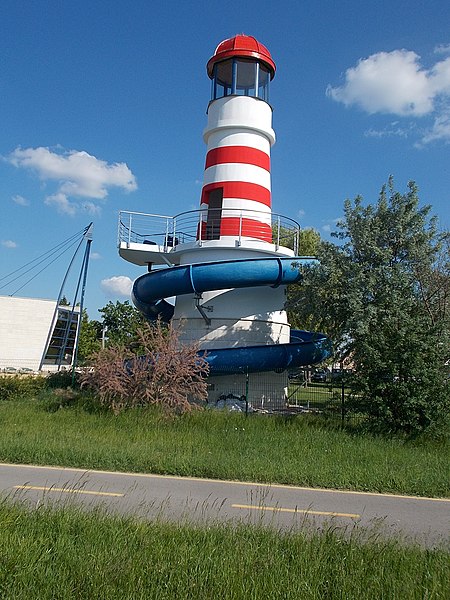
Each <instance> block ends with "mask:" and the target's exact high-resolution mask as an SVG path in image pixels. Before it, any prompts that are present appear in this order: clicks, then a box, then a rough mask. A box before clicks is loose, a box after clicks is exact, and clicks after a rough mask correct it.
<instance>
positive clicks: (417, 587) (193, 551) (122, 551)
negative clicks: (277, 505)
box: [0, 502, 450, 600]
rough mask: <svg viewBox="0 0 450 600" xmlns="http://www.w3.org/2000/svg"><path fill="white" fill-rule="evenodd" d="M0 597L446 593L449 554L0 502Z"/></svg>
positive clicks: (331, 535) (91, 599)
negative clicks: (27, 506)
mask: <svg viewBox="0 0 450 600" xmlns="http://www.w3.org/2000/svg"><path fill="white" fill-rule="evenodd" d="M0 521H1V523H2V527H1V529H0V596H1V597H2V598H5V599H6V598H7V599H8V600H22V599H23V600H33V599H39V600H47V599H48V600H50V599H51V600H62V599H66V598H67V599H71V600H73V599H86V600H95V599H99V600H100V599H101V600H108V599H110V598H111V599H113V598H114V599H115V600H116V599H117V598H120V599H127V598H130V599H133V600H139V599H144V598H145V599H146V600H148V599H152V598H155V599H158V600H164V599H170V600H173V599H174V598H176V599H177V600H183V599H189V600H192V599H193V598H195V599H196V600H203V599H205V600H206V599H208V600H212V599H217V598H221V599H223V600H228V599H229V600H232V599H233V600H238V599H246V600H247V599H264V600H266V599H269V598H270V599H271V600H277V599H283V600H289V599H295V600H299V599H302V600H310V599H311V600H312V599H314V600H316V599H317V600H319V599H320V600H323V599H324V598H326V599H327V600H333V599H338V598H339V599H358V600H364V599H370V600H373V599H375V598H377V599H378V598H395V599H396V600H401V599H408V600H414V599H416V598H417V599H419V598H420V599H422V598H427V600H438V599H443V600H444V599H447V598H448V597H449V595H450V562H449V560H448V559H449V555H448V553H446V552H445V551H443V550H428V551H426V550H423V549H420V548H419V547H414V546H413V547H406V546H402V545H401V544H400V543H398V542H395V541H381V540H380V539H377V538H376V536H375V537H374V538H373V539H372V540H370V541H369V542H366V543H361V542H360V540H359V538H358V534H354V535H351V536H350V537H349V538H344V537H342V536H340V535H338V534H337V533H336V532H334V531H333V530H332V529H331V528H330V529H329V530H328V531H327V532H326V533H325V534H324V535H318V534H315V535H305V534H303V533H301V532H289V533H281V532H278V531H275V530H270V529H267V528H263V527H258V526H255V525H245V526H244V525H235V526H230V525H220V524H211V525H210V526H209V527H208V528H205V527H195V526H193V525H189V524H186V523H185V524H167V523H161V522H152V523H148V522H142V521H141V522H138V521H135V520H133V519H132V518H123V517H121V518H120V517H117V516H116V517H113V516H111V515H108V514H106V513H104V512H102V511H96V512H93V513H92V512H91V513H86V512H83V511H81V509H75V508H70V507H65V508H63V509H59V510H51V509H49V508H46V507H44V506H42V507H40V508H39V509H37V510H27V509H25V508H24V507H20V506H18V505H16V504H10V503H6V502H3V503H0Z"/></svg>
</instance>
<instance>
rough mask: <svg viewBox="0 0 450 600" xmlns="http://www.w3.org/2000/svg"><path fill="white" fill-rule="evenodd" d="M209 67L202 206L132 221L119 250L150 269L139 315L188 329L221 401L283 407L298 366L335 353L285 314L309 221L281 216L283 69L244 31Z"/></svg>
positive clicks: (122, 228) (125, 216)
mask: <svg viewBox="0 0 450 600" xmlns="http://www.w3.org/2000/svg"><path fill="white" fill-rule="evenodd" d="M206 68H207V74H208V77H209V78H210V80H211V98H210V101H209V104H208V110H207V115H208V119H207V124H206V128H205V130H204V132H203V138H204V141H205V143H206V161H205V170H204V177H203V186H202V192H201V198H200V207H199V209H198V210H189V211H186V212H182V213H179V214H177V215H175V216H174V217H167V216H163V215H154V214H153V215H145V214H143V213H130V212H126V211H124V212H122V213H121V214H120V215H119V253H120V255H121V256H122V257H123V258H124V259H125V260H128V261H130V262H132V263H134V264H138V265H141V266H145V267H147V273H146V274H144V275H141V276H140V277H139V278H138V279H136V281H135V282H134V284H133V291H132V299H133V302H134V304H135V305H136V306H137V308H138V309H139V310H140V311H142V312H143V313H144V314H145V315H146V316H147V317H148V318H149V319H154V318H157V317H158V316H159V317H161V318H163V319H164V320H166V321H169V320H170V319H172V321H174V322H175V324H181V325H182V333H181V336H180V338H181V340H182V341H185V342H196V343H198V344H199V346H200V350H201V351H202V350H205V351H206V353H207V360H208V362H209V365H210V369H211V370H210V375H209V377H208V383H209V387H210V391H209V401H211V402H214V401H216V400H217V399H219V398H221V397H223V396H225V397H228V396H229V395H230V394H231V395H237V396H241V395H242V394H243V393H245V395H246V398H247V399H248V400H249V401H250V402H252V403H253V402H255V403H258V402H259V403H260V404H261V403H262V400H263V398H264V400H266V399H267V400H269V396H270V398H271V400H272V401H274V402H277V403H279V402H280V401H283V399H284V397H285V396H284V394H285V389H286V386H287V369H290V368H294V367H297V366H300V365H309V364H314V363H316V362H319V361H320V360H323V359H324V358H326V357H327V356H329V352H328V350H326V349H325V348H324V346H323V336H322V338H320V340H322V341H320V340H319V341H316V340H314V339H313V338H312V337H311V334H310V333H308V332H293V333H292V339H291V330H290V326H289V323H288V321H287V315H286V312H285V310H284V305H285V300H286V297H285V296H286V285H287V284H289V283H295V282H297V281H299V280H300V279H301V262H302V259H301V258H299V257H298V256H297V254H298V247H297V246H298V236H299V225H298V223H296V222H295V221H293V220H292V219H289V218H286V217H282V216H281V215H277V214H274V213H273V212H272V198H271V178H270V152H271V147H272V146H273V144H274V143H275V133H274V131H273V129H272V107H271V105H270V104H269V87H270V83H271V81H272V80H273V78H274V76H275V63H274V61H273V59H272V57H271V55H270V52H269V51H268V49H267V48H266V47H265V46H263V44H261V43H260V42H259V41H258V40H256V39H255V38H254V37H252V36H248V35H243V34H241V35H236V36H234V37H233V38H230V39H227V40H224V41H223V42H221V43H220V44H219V45H218V46H217V48H216V50H215V52H214V54H213V56H212V57H211V58H210V59H209V61H208V63H207V67H206ZM299 334H301V335H300V337H299ZM262 373H264V374H265V376H264V377H262V376H261V374H262ZM269 388H270V392H269Z"/></svg>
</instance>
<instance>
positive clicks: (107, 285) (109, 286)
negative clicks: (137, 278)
mask: <svg viewBox="0 0 450 600" xmlns="http://www.w3.org/2000/svg"><path fill="white" fill-rule="evenodd" d="M100 285H101V288H102V290H103V292H104V293H105V294H107V295H113V296H119V297H122V298H129V297H130V294H131V288H132V286H133V280H132V279H130V278H129V277H126V276H125V275H117V276H115V277H110V278H109V279H102V281H101V284H100Z"/></svg>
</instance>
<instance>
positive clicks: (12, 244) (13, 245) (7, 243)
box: [2, 240, 17, 248]
mask: <svg viewBox="0 0 450 600" xmlns="http://www.w3.org/2000/svg"><path fill="white" fill-rule="evenodd" d="M2 246H4V247H5V248H17V244H16V242H13V241H12V240H2Z"/></svg>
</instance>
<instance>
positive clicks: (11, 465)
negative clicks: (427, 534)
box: [0, 462, 450, 503]
mask: <svg viewBox="0 0 450 600" xmlns="http://www.w3.org/2000/svg"><path fill="white" fill-rule="evenodd" d="M1 467H9V468H13V469H41V470H44V469H49V470H51V471H63V472H65V473H82V474H84V475H86V474H89V473H98V474H100V475H119V476H120V475H123V476H125V477H135V478H142V479H168V480H170V479H173V480H175V481H195V482H197V483H231V484H234V485H241V486H244V487H255V486H257V487H261V488H270V489H280V490H283V489H286V490H299V491H301V492H323V493H325V494H344V495H345V494H348V495H350V496H373V497H377V498H388V499H389V498H398V499H399V500H421V501H423V502H447V503H450V498H430V497H429V496H413V495H408V494H394V493H391V492H361V491H358V490H341V489H338V488H320V487H319V488H312V487H305V486H299V485H288V484H283V483H262V482H252V481H236V480H232V479H212V478H208V477H186V476H181V475H158V474H156V473H132V472H127V471H104V470H101V469H80V468H76V467H61V466H60V467H58V466H55V465H26V464H20V463H3V462H0V468H1Z"/></svg>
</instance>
